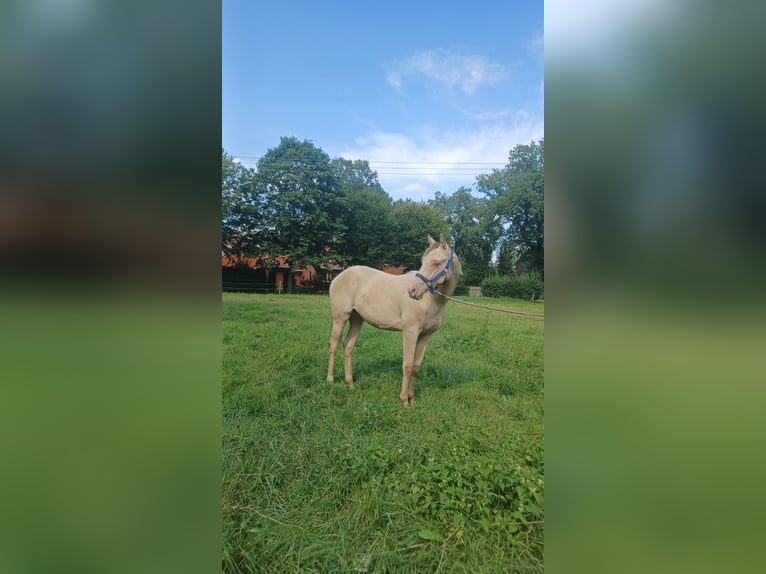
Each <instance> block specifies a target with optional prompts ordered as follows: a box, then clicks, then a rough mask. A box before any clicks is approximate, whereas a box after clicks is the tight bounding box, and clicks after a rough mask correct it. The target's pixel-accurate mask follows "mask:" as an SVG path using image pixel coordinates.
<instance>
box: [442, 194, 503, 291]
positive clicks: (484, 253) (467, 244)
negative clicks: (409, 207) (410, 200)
mask: <svg viewBox="0 0 766 574" xmlns="http://www.w3.org/2000/svg"><path fill="white" fill-rule="evenodd" d="M429 203H430V204H431V205H433V206H434V207H436V208H437V209H438V210H439V211H440V212H441V213H442V214H443V217H444V220H445V221H446V222H447V224H448V225H449V235H450V237H451V240H450V241H451V242H452V244H453V245H454V247H455V251H457V253H458V254H459V255H460V261H461V263H462V264H463V275H464V281H465V283H466V284H468V285H478V284H479V283H480V282H481V280H482V279H483V278H484V277H485V276H486V275H487V273H488V272H489V269H490V261H491V259H492V252H493V251H494V249H495V244H496V243H497V241H498V238H499V237H500V234H501V232H502V227H501V225H500V223H499V220H498V219H497V218H495V217H493V216H492V213H491V211H490V202H489V200H488V199H487V198H483V197H474V196H473V195H471V191H470V190H469V189H468V188H467V187H461V188H460V189H458V190H457V191H456V192H455V193H453V194H452V195H445V194H443V193H441V192H438V191H437V192H436V194H435V197H434V199H433V200H431V201H430V202H429Z"/></svg>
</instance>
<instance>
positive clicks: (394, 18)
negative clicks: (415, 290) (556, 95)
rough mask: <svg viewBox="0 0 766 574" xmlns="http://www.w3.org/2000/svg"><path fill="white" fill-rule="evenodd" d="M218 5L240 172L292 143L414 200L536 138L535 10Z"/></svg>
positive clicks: (509, 6) (531, 3)
mask: <svg viewBox="0 0 766 574" xmlns="http://www.w3.org/2000/svg"><path fill="white" fill-rule="evenodd" d="M222 6H223V31H222V32H223V34H222V36H223V45H222V53H223V62H222V90H223V93H222V100H223V117H222V146H223V148H224V149H225V150H226V151H227V152H228V153H229V154H231V155H233V156H234V157H236V158H238V159H239V160H240V161H241V162H242V163H244V164H245V165H247V166H250V167H255V164H256V162H257V161H258V158H259V157H261V156H262V155H263V154H265V153H266V152H267V151H268V150H269V149H273V148H276V147H277V146H278V145H279V142H280V138H281V137H283V136H288V137H296V138H298V139H300V140H310V141H312V142H313V143H314V145H316V146H317V147H319V148H321V149H323V150H324V151H325V152H326V153H327V154H328V155H329V156H330V157H332V158H334V157H344V158H347V159H363V160H367V161H369V162H370V167H371V168H372V169H374V170H376V171H377V173H378V179H379V181H380V183H381V185H382V186H383V188H384V189H385V190H386V191H387V192H388V193H389V195H391V197H392V198H394V199H413V200H416V201H423V200H427V199H430V198H432V197H433V196H434V193H435V192H437V191H440V192H442V193H446V194H451V193H453V192H454V191H455V190H457V189H458V188H459V187H461V186H466V187H472V186H473V185H474V184H475V182H476V176H477V175H478V174H479V173H488V172H489V171H491V170H492V169H495V168H502V167H503V166H504V165H505V164H506V163H507V162H508V152H509V151H510V150H511V149H512V148H513V147H514V146H516V145H518V144H528V143H530V142H531V141H533V140H534V141H538V140H540V139H541V138H543V136H544V132H543V127H544V126H543V111H544V110H543V100H544V76H543V1H542V0H505V1H500V0H497V1H483V0H475V1H474V2H470V3H469V2H454V3H445V2H443V1H442V2H433V1H430V0H428V1H417V0H409V1H407V2H403V1H400V0H391V1H389V2H386V3H375V4H373V3H365V2H362V1H360V0H356V1H350V0H332V1H330V0H328V1H327V2H317V1H316V0H313V1H309V0H280V1H279V2H277V1H275V0H272V1H266V0H223V3H222Z"/></svg>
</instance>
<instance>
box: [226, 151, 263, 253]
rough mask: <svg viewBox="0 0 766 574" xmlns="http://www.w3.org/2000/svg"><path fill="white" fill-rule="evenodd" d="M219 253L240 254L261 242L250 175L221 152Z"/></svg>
mask: <svg viewBox="0 0 766 574" xmlns="http://www.w3.org/2000/svg"><path fill="white" fill-rule="evenodd" d="M221 164H222V173H221V212H222V213H221V215H222V217H221V219H222V221H221V251H222V252H223V253H227V254H228V253H241V252H243V251H246V250H248V249H249V248H250V247H251V246H252V245H253V244H256V243H258V242H259V240H260V241H262V240H263V239H264V237H262V236H259V232H263V231H265V228H264V227H263V226H262V225H259V218H258V213H259V205H258V203H259V201H258V200H259V198H258V196H257V194H256V193H255V185H254V172H253V170H251V169H248V168H246V167H245V166H244V165H242V164H241V163H240V162H238V161H237V160H235V159H234V158H233V157H232V156H231V155H229V154H228V153H226V150H221Z"/></svg>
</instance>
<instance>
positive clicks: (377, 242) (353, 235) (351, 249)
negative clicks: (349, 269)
mask: <svg viewBox="0 0 766 574" xmlns="http://www.w3.org/2000/svg"><path fill="white" fill-rule="evenodd" d="M332 165H333V168H334V169H335V173H336V177H337V178H338V182H339V185H340V189H341V192H342V193H343V196H344V197H345V199H346V203H347V206H348V215H347V217H346V233H345V235H344V237H343V240H342V241H341V242H340V251H341V253H343V254H344V255H345V256H346V257H347V258H348V262H349V263H351V264H354V265H369V266H371V267H379V266H381V265H382V264H384V263H386V262H387V255H388V252H389V251H390V249H389V248H388V230H389V222H390V218H391V197H390V196H389V195H388V194H387V193H386V192H385V191H384V190H383V188H382V187H381V185H380V182H379V181H378V174H377V173H376V172H375V171H373V170H371V169H370V165H369V163H368V162H367V161H363V160H356V161H351V160H347V159H343V158H337V159H334V160H332Z"/></svg>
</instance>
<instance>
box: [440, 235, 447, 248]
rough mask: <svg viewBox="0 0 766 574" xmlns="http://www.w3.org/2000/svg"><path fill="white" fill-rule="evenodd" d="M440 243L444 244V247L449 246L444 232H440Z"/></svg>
mask: <svg viewBox="0 0 766 574" xmlns="http://www.w3.org/2000/svg"><path fill="white" fill-rule="evenodd" d="M439 243H441V244H442V247H447V242H446V241H445V239H444V234H443V233H440V234H439Z"/></svg>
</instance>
